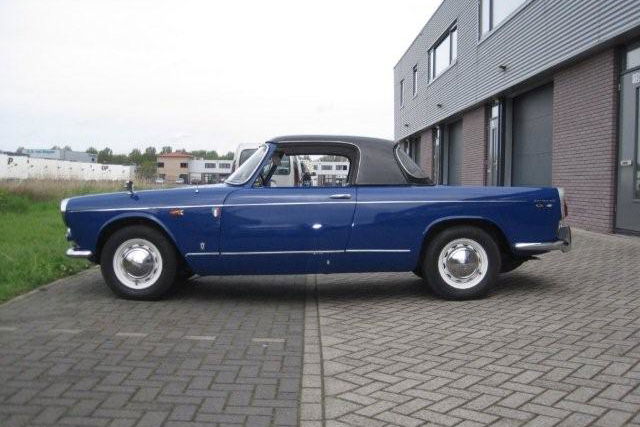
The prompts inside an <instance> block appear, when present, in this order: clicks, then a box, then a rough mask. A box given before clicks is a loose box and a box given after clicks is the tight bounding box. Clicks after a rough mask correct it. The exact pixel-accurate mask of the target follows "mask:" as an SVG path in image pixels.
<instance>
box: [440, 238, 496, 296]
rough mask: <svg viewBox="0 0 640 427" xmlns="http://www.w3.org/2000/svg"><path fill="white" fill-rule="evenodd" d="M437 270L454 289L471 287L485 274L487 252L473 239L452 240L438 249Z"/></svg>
mask: <svg viewBox="0 0 640 427" xmlns="http://www.w3.org/2000/svg"><path fill="white" fill-rule="evenodd" d="M438 270H439V272H440V276H441V277H442V279H443V280H444V281H445V282H446V283H447V284H448V285H450V286H452V287H454V288H456V289H469V288H472V287H474V286H476V285H477V284H478V283H480V282H481V281H482V279H484V277H485V276H486V274H487V270H488V256H487V252H486V251H485V250H484V248H483V247H482V245H481V244H480V243H478V242H476V241H475V240H472V239H466V238H463V239H456V240H453V241H451V242H449V243H447V244H446V245H445V246H444V247H443V248H442V250H441V251H440V255H439V257H438Z"/></svg>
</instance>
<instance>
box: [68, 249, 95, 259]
mask: <svg viewBox="0 0 640 427" xmlns="http://www.w3.org/2000/svg"><path fill="white" fill-rule="evenodd" d="M92 255H93V252H91V251H79V250H77V249H75V248H69V249H67V256H68V257H71V258H90V257H91V256H92Z"/></svg>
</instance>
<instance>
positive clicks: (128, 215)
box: [94, 212, 177, 250]
mask: <svg viewBox="0 0 640 427" xmlns="http://www.w3.org/2000/svg"><path fill="white" fill-rule="evenodd" d="M128 220H144V221H151V222H152V223H154V224H155V225H157V226H158V227H160V228H161V229H162V230H163V231H164V232H165V233H166V234H167V236H168V237H169V239H171V241H172V242H173V244H174V245H177V241H176V238H175V236H174V234H173V232H172V231H171V230H170V229H169V228H168V227H167V226H166V225H165V224H163V223H162V221H160V220H159V219H158V218H157V217H156V216H154V215H151V214H149V213H147V212H124V213H121V214H119V215H116V216H114V217H113V218H110V219H109V220H108V221H107V222H105V223H104V224H102V227H100V230H99V231H98V233H97V238H96V246H97V244H98V242H100V241H101V240H102V237H103V235H104V233H105V231H107V230H108V229H109V228H111V227H113V226H114V225H116V223H118V222H126V221H128ZM176 247H177V246H176ZM96 249H97V247H94V250H96Z"/></svg>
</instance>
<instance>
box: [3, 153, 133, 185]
mask: <svg viewBox="0 0 640 427" xmlns="http://www.w3.org/2000/svg"><path fill="white" fill-rule="evenodd" d="M134 174H135V166H125V165H103V164H98V163H85V162H76V161H67V160H53V159H40V158H34V157H27V156H11V155H7V154H0V179H61V180H84V181H92V180H95V181H126V180H129V179H133V177H134Z"/></svg>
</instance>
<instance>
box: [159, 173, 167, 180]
mask: <svg viewBox="0 0 640 427" xmlns="http://www.w3.org/2000/svg"><path fill="white" fill-rule="evenodd" d="M165 177H166V175H165V174H163V173H159V174H158V178H160V179H164V178H165Z"/></svg>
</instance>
